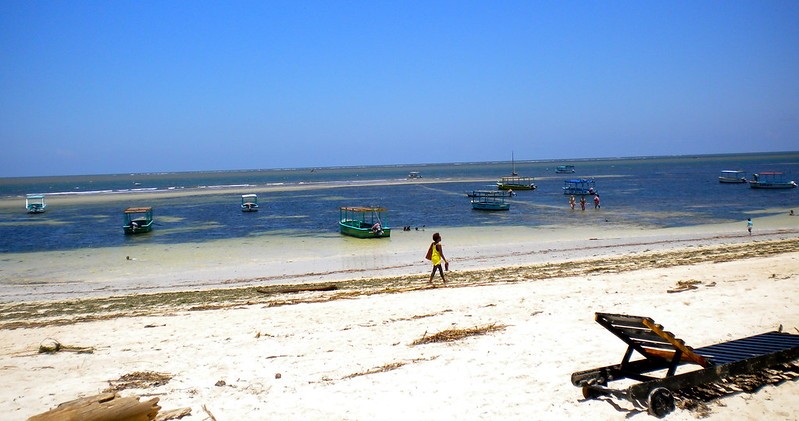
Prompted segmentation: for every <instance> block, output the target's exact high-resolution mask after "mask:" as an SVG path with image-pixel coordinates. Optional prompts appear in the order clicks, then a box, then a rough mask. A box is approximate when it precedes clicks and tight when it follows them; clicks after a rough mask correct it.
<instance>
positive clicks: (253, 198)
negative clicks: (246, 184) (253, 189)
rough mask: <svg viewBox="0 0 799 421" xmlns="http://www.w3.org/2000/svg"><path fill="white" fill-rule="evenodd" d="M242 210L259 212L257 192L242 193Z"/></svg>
mask: <svg viewBox="0 0 799 421" xmlns="http://www.w3.org/2000/svg"><path fill="white" fill-rule="evenodd" d="M241 211H242V212H258V195H256V194H252V193H251V194H242V195H241Z"/></svg>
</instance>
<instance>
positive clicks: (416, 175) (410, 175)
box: [408, 171, 422, 179]
mask: <svg viewBox="0 0 799 421" xmlns="http://www.w3.org/2000/svg"><path fill="white" fill-rule="evenodd" d="M408 178H409V179H415V178H422V174H421V173H420V172H419V171H411V172H409V173H408Z"/></svg>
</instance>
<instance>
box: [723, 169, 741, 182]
mask: <svg viewBox="0 0 799 421" xmlns="http://www.w3.org/2000/svg"><path fill="white" fill-rule="evenodd" d="M719 183H728V184H738V183H746V176H745V175H744V172H743V171H740V170H723V171H722V172H721V175H720V176H719Z"/></svg>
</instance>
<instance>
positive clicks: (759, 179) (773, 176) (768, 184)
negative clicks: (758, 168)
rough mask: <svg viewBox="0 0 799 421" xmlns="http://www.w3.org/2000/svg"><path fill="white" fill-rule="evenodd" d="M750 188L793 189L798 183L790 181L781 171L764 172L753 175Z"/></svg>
mask: <svg viewBox="0 0 799 421" xmlns="http://www.w3.org/2000/svg"><path fill="white" fill-rule="evenodd" d="M753 177H754V178H753V179H752V180H750V181H749V187H751V188H753V189H793V188H795V187H796V182H795V181H793V180H788V179H787V178H786V177H785V173H783V172H779V171H764V172H760V173H757V174H754V175H753Z"/></svg>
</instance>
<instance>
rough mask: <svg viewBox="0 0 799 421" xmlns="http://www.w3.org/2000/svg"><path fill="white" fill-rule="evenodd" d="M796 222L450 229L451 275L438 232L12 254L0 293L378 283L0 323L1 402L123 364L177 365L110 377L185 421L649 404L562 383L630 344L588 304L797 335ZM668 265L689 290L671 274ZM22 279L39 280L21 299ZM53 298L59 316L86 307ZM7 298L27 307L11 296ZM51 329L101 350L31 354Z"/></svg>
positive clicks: (739, 402)
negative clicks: (428, 255) (468, 332)
mask: <svg viewBox="0 0 799 421" xmlns="http://www.w3.org/2000/svg"><path fill="white" fill-rule="evenodd" d="M794 218H796V219H794ZM797 224H799V218H797V217H788V216H777V217H764V218H757V219H756V225H755V226H756V227H757V229H756V231H755V234H756V235H753V236H751V237H750V236H748V235H745V225H744V224H728V225H717V226H708V227H694V228H688V229H676V230H656V231H647V230H626V231H624V230H614V229H612V228H608V229H607V230H605V231H601V232H591V233H590V234H589V233H580V232H573V231H569V230H563V229H557V230H556V229H554V228H553V229H552V230H551V232H548V231H547V230H546V229H537V230H530V232H529V233H527V235H518V234H519V233H518V228H517V229H516V230H517V231H516V232H502V231H497V230H495V229H493V228H492V229H491V230H490V233H489V231H488V230H486V231H480V230H469V231H466V230H448V231H444V232H442V235H443V236H444V244H445V252H446V254H447V255H448V257H449V258H450V259H451V260H452V269H453V270H452V271H450V272H449V276H450V282H449V283H448V285H446V286H443V285H441V283H440V281H438V280H437V285H436V287H434V288H430V287H428V286H427V285H426V278H427V274H428V269H429V268H428V266H427V263H426V262H425V261H424V259H423V254H424V250H425V248H426V245H427V242H428V241H429V240H428V238H429V236H430V235H431V234H432V231H430V230H428V231H419V232H416V231H413V232H410V233H407V232H405V233H403V232H399V233H397V235H395V236H393V237H392V239H391V240H390V246H391V247H390V248H386V249H385V250H381V249H379V246H378V248H376V249H368V250H364V249H363V248H362V245H361V244H360V243H358V242H353V243H352V244H348V245H347V247H339V248H336V249H334V250H331V249H330V248H326V247H324V244H325V241H328V239H321V240H317V239H314V240H313V241H314V242H315V247H310V246H308V245H307V244H306V245H305V247H302V246H301V245H298V244H296V243H295V244H289V245H287V247H288V248H289V249H290V250H291V252H290V253H288V252H287V253H286V254H280V253H274V254H270V255H269V256H265V255H260V254H259V253H258V252H257V251H258V250H259V249H258V248H257V247H256V246H254V245H245V246H242V247H240V248H235V247H233V246H232V244H227V245H226V246H225V247H215V248H213V249H211V250H206V249H203V248H200V247H199V246H198V247H197V248H191V247H189V248H183V249H170V250H159V249H147V248H142V249H138V250H135V253H134V252H131V257H132V258H133V259H135V260H127V259H126V256H117V255H110V253H109V254H105V253H103V252H102V251H100V252H99V253H97V254H96V255H93V256H83V257H82V258H81V259H80V260H82V263H81V262H79V263H74V264H73V265H72V266H70V264H71V263H70V262H72V261H73V260H78V258H77V257H76V256H69V255H68V253H63V255H66V256H65V257H63V260H61V261H59V264H61V265H63V266H64V268H62V269H60V270H59V271H58V273H59V276H60V277H63V278H62V279H61V280H60V281H59V282H55V283H48V282H47V278H48V274H47V273H37V272H36V270H37V269H36V265H32V264H29V263H26V262H16V263H13V262H11V264H10V265H9V267H7V268H5V269H4V271H5V273H6V274H7V275H6V276H19V277H20V279H22V280H24V281H21V282H20V283H19V284H18V285H14V286H5V287H4V291H3V292H2V294H0V296H3V297H5V300H6V301H13V302H22V301H32V300H41V299H49V300H69V299H74V298H77V297H84V296H97V297H102V296H104V295H105V296H110V295H119V294H132V293H134V292H160V293H163V292H165V291H166V290H169V289H173V288H165V287H164V286H163V285H165V284H171V285H173V286H174V289H178V290H195V289H200V290H202V289H208V290H210V289H214V288H219V287H240V286H252V285H267V284H275V283H285V284H294V283H307V282H322V283H334V282H336V281H340V280H347V279H360V278H362V279H368V280H370V282H373V283H374V285H373V286H372V287H370V288H371V289H368V290H363V291H360V292H359V291H357V290H356V291H347V293H346V294H345V293H344V292H343V291H305V292H298V293H295V294H289V293H286V294H282V295H277V296H273V297H272V296H270V297H269V298H264V299H263V300H254V301H248V302H244V303H242V302H232V303H230V304H229V305H224V304H223V305H219V302H216V301H214V302H213V304H214V305H209V306H208V307H206V308H202V307H194V308H186V307H185V306H180V305H174V306H172V305H169V304H168V303H165V305H163V306H153V307H152V308H149V309H148V310H147V311H144V312H132V311H131V312H130V313H128V314H115V315H107V316H104V317H97V318H96V320H93V321H80V320H77V319H76V320H73V321H69V320H67V321H66V322H65V321H64V320H57V319H59V318H58V317H53V318H46V317H45V318H42V319H37V318H32V319H31V320H30V321H31V322H36V323H30V324H26V323H24V322H22V323H17V324H13V325H12V324H6V325H5V326H3V329H0V373H2V378H3V379H4V384H5V385H6V387H4V388H0V408H3V409H4V411H3V413H4V414H5V417H6V419H10V420H24V419H27V418H28V417H30V416H32V415H34V414H38V413H41V412H44V411H47V410H49V409H51V408H54V407H55V406H56V405H58V404H59V403H61V402H65V401H69V400H72V399H75V398H78V397H84V396H90V395H94V394H97V393H100V392H101V391H103V390H104V389H106V388H108V387H109V384H110V383H109V382H111V381H115V380H117V379H119V378H120V377H121V376H123V375H126V374H130V373H137V372H155V373H163V374H164V375H165V376H167V377H169V378H170V379H169V380H168V381H167V382H166V383H165V384H161V385H155V386H146V385H144V386H143V387H131V388H127V389H124V390H121V391H120V392H119V393H120V394H121V395H123V396H126V395H137V396H142V397H146V398H150V397H158V398H159V399H160V402H159V405H160V406H161V407H162V408H163V409H164V410H168V409H175V408H183V407H190V408H191V411H192V412H191V415H190V416H188V417H184V418H183V419H184V420H185V419H188V420H208V419H212V418H211V416H213V418H214V419H216V420H218V421H223V420H242V419H314V420H316V419H318V420H331V419H333V420H373V419H397V420H400V419H401V420H407V419H422V420H427V419H430V420H432V419H541V420H548V419H575V420H576V419H607V420H612V419H615V420H624V419H628V418H630V417H631V416H635V417H636V418H637V419H648V415H646V413H645V412H641V410H640V409H636V408H635V407H634V406H633V405H632V404H631V403H630V402H627V401H620V400H611V399H608V398H602V399H599V400H584V399H583V397H582V394H581V391H580V389H579V388H577V387H574V386H573V385H571V383H570V375H571V373H573V372H576V371H581V370H585V369H589V368H593V367H598V366H602V365H609V364H615V363H618V362H619V361H620V360H621V357H622V355H623V353H624V350H625V349H626V346H625V345H624V344H623V343H622V342H621V341H620V340H619V339H617V338H616V337H614V336H613V335H612V334H611V333H610V332H608V331H606V330H605V329H604V328H602V327H601V326H600V325H598V324H597V323H595V322H594V319H593V318H594V313H595V312H612V313H623V314H633V315H640V316H648V317H652V318H653V319H654V320H655V321H656V322H658V323H660V324H662V325H663V326H664V327H665V328H666V329H667V330H669V331H671V332H673V333H674V334H675V335H676V336H677V337H679V338H681V339H683V340H684V341H685V342H686V344H688V345H689V346H693V347H700V346H704V345H710V344H713V343H717V342H722V341H725V340H730V339H736V338H740V337H745V336H750V335H753V334H757V333H762V332H765V331H770V330H775V329H777V328H778V326H780V325H782V327H783V329H784V330H785V331H786V332H789V333H797V334H799V251H798V250H794V249H795V248H796V242H797V240H796V238H797V232H798V231H797ZM403 234H405V235H403ZM532 234H535V235H532ZM336 240H338V239H336ZM297 241H300V242H302V241H310V240H297ZM319 241H321V242H322V246H320V243H318V242H319ZM420 245H421V246H420ZM783 247H788V248H789V249H790V250H792V251H788V252H782V251H783V250H781V249H780V248H783ZM725 248H730V249H731V250H734V251H733V252H731V253H727V254H723V250H724V249H725ZM277 249H280V247H277V248H275V247H274V245H271V246H270V250H277ZM299 250H302V251H299ZM126 253H127V252H126ZM714 253H721V254H718V255H714ZM167 255H168V256H169V257H168V258H166V257H165V256H167ZM175 255H177V257H176V256H175ZM192 255H194V256H195V258H194V259H192V258H191V256H192ZM367 256H370V257H369V258H367ZM705 256H710V257H705ZM714 256H715V257H714ZM46 258H47V259H58V258H59V257H57V256H46ZM160 258H164V259H165V260H164V261H163V262H160V263H159V259H160ZM9 261H13V259H10V260H9ZM352 261H358V263H348V262H352ZM145 262H147V263H148V264H147V265H144V264H143V263H145ZM603 262H607V264H603ZM625 262H627V263H625ZM628 263H629V264H628ZM26 264H27V265H28V266H26ZM132 265H138V266H136V270H135V271H134V270H131V269H130V268H131V266H132ZM572 266H574V267H579V269H575V270H573V271H571V270H570V267H572ZM98 268H102V269H98ZM278 268H279V269H278ZM26 270H27V271H28V272H26ZM13 271H17V272H16V275H8V274H9V273H15V272H13ZM93 271H94V272H93ZM545 272H546V275H544V273H545ZM134 273H135V274H136V276H133V274H134ZM69 274H72V276H74V278H69V276H68V275H69ZM379 277H394V278H393V279H392V281H391V282H392V285H394V286H393V287H392V288H386V289H385V290H384V291H382V290H380V287H379V286H377V285H380V281H379V280H375V279H373V278H379ZM398 283H399V284H400V285H399V286H397V284H398ZM680 283H690V284H692V285H694V286H695V288H694V289H689V290H685V291H683V292H677V293H669V292H668V291H669V290H673V289H675V288H676V287H677V286H678V285H679V284H680ZM26 284H27V285H26ZM30 288H36V290H37V291H38V292H37V293H35V294H34V295H32V296H31V297H35V298H33V299H26V298H24V297H25V296H24V294H25V290H26V289H28V292H30V291H29V289H30ZM210 297H211V295H210V294H209V303H210ZM63 303H64V309H65V310H64V313H65V314H63V317H66V318H67V319H68V318H69V317H70V316H71V315H74V314H78V313H81V311H79V309H78V305H77V304H76V305H72V304H70V303H71V302H70V301H63ZM81 305H83V304H81ZM29 307H31V305H30V304H29ZM32 307H33V308H35V305H33V306H32ZM0 308H2V310H3V312H5V313H6V314H11V313H12V312H14V311H19V308H18V307H15V306H14V304H13V303H12V304H4V305H2V307H0ZM96 311H97V312H98V314H102V310H96ZM89 313H90V311H89ZM81 314H85V313H81ZM84 320H87V319H84ZM485 326H494V328H495V330H493V331H491V332H487V333H485V334H482V335H476V336H470V337H466V338H463V339H460V340H456V341H451V342H440V343H428V344H420V345H413V343H414V341H416V340H418V339H420V338H423V337H425V336H430V335H433V334H435V333H438V332H442V331H445V330H448V329H470V328H474V327H485ZM47 338H53V339H56V340H58V341H59V342H60V343H61V344H64V345H68V346H74V347H92V348H93V351H94V352H93V353H77V352H69V351H62V352H58V353H55V354H39V353H38V352H37V350H38V348H39V345H40V344H41V343H42V341H44V340H46V339H47ZM140 386H141V385H140ZM797 393H799V383H797V381H796V378H794V380H789V381H786V382H783V383H781V384H779V385H776V386H772V385H767V386H764V387H762V388H761V389H760V390H759V391H757V392H756V393H753V394H749V393H737V394H731V395H728V396H724V397H722V398H720V399H717V400H713V401H710V402H709V403H707V404H706V407H705V408H703V409H702V410H700V411H697V410H694V411H691V410H686V409H680V408H678V409H676V410H675V411H674V412H673V413H672V414H670V415H668V416H667V419H671V420H690V419H696V418H699V417H700V416H706V417H707V418H709V419H719V420H722V419H732V418H735V419H743V420H762V419H781V420H782V419H785V420H791V419H797V414H799V401H798V400H797V399H795V397H796V395H797ZM204 408H205V409H204Z"/></svg>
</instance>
